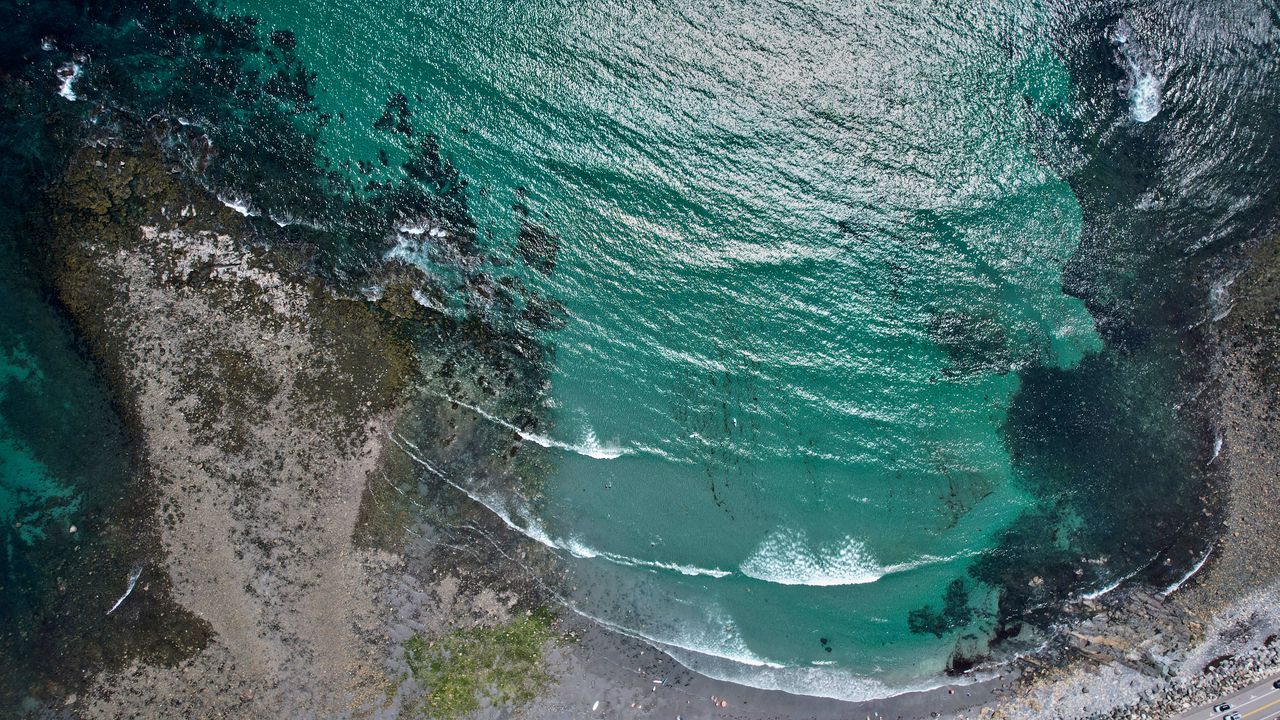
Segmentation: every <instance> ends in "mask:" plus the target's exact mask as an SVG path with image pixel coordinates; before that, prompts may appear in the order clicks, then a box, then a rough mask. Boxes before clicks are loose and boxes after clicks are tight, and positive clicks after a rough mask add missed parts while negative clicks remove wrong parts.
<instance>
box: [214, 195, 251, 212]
mask: <svg viewBox="0 0 1280 720" xmlns="http://www.w3.org/2000/svg"><path fill="white" fill-rule="evenodd" d="M217 197H218V200H219V201H221V202H222V204H223V205H226V206H227V207H229V208H231V209H232V210H235V211H236V212H238V213H240V214H241V215H243V216H245V217H256V216H257V215H258V213H257V212H256V211H255V210H254V209H253V206H252V205H250V204H249V201H248V200H242V199H240V198H235V197H233V198H227V197H223V196H222V195H218V196H217Z"/></svg>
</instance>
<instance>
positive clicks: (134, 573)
mask: <svg viewBox="0 0 1280 720" xmlns="http://www.w3.org/2000/svg"><path fill="white" fill-rule="evenodd" d="M140 577H142V563H138V564H137V565H134V566H133V569H132V570H130V571H129V582H128V584H127V585H125V588H124V594H123V595H121V596H120V599H119V600H116V604H115V605H112V606H111V609H110V610H108V611H107V614H108V615H110V614H111V613H113V612H115V611H116V608H118V607H120V605H121V604H122V603H124V599H125V598H127V597H129V595H130V594H131V593H132V592H133V588H134V586H135V585H137V584H138V578H140Z"/></svg>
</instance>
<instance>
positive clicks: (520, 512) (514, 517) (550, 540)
mask: <svg viewBox="0 0 1280 720" xmlns="http://www.w3.org/2000/svg"><path fill="white" fill-rule="evenodd" d="M391 441H392V442H393V443H395V444H396V446H398V447H399V448H400V449H401V450H402V451H403V452H404V453H405V454H406V455H408V456H409V458H410V459H412V460H413V461H414V462H416V463H418V464H419V465H421V466H423V467H424V468H426V469H427V470H428V471H429V472H430V473H431V474H432V475H435V476H436V477H438V478H440V479H441V480H444V481H445V482H446V483H448V484H449V485H450V486H452V487H453V488H454V489H456V490H458V491H459V492H461V493H462V494H464V495H466V496H467V497H469V498H471V499H472V500H474V501H476V502H478V503H480V504H481V505H483V506H484V507H485V508H487V509H488V510H489V511H490V512H492V513H493V514H494V515H496V516H497V517H498V519H500V520H502V522H503V524H505V525H506V526H507V527H509V528H511V529H512V530H515V531H516V532H518V533H520V534H521V535H524V536H525V537H527V538H529V539H530V540H533V541H534V542H537V543H539V544H541V545H544V546H546V547H548V548H550V549H552V550H559V551H562V552H566V553H568V554H570V555H572V556H573V557H576V558H579V559H583V560H589V559H592V558H600V559H601V560H605V561H608V562H611V563H613V564H615V565H624V566H626V567H642V568H649V569H651V570H666V571H670V572H676V573H680V574H681V575H689V576H706V577H712V578H722V577H727V576H729V575H732V574H733V573H731V572H729V571H728V570H721V569H719V568H702V567H697V566H695V565H683V564H680V563H667V562H662V561H659V560H641V559H640V558H633V557H629V556H627V555H619V554H617V553H611V552H608V551H605V550H596V549H595V548H592V547H588V546H587V545H584V544H583V543H582V542H581V541H579V540H578V539H577V538H572V537H571V538H568V539H559V538H555V537H553V536H552V535H551V534H550V533H549V532H547V530H546V528H544V527H543V526H542V524H541V523H539V522H538V521H537V520H535V519H534V518H533V513H531V512H529V511H528V510H527V509H526V508H523V507H517V508H516V509H515V511H514V512H512V511H511V510H510V509H508V507H507V503H506V502H504V501H503V500H501V499H500V498H498V497H497V496H494V495H490V494H481V493H479V492H477V491H476V490H474V489H471V488H467V487H464V486H462V485H460V484H458V483H456V482H454V481H453V480H452V479H450V478H449V477H448V476H446V475H445V474H444V473H443V472H442V471H441V470H440V469H439V468H437V467H436V466H435V465H433V464H432V463H430V462H429V461H427V460H426V459H425V458H423V457H421V456H420V455H419V454H418V453H417V452H415V451H419V450H420V448H418V446H417V445H415V444H414V443H413V442H412V441H410V440H408V439H407V438H405V437H403V436H393V437H392V438H391Z"/></svg>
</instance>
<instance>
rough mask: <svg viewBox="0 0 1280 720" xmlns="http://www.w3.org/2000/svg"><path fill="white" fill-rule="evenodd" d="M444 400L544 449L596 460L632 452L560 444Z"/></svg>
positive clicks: (459, 402)
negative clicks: (567, 452)
mask: <svg viewBox="0 0 1280 720" xmlns="http://www.w3.org/2000/svg"><path fill="white" fill-rule="evenodd" d="M442 397H444V396H442ZM444 399H445V400H448V401H449V402H454V403H457V404H459V405H461V406H462V407H464V408H466V409H468V410H470V411H472V412H474V413H476V414H478V415H479V416H480V417H482V418H484V419H486V420H488V421H489V422H492V423H496V424H498V425H501V426H502V427H504V428H506V429H508V430H510V431H511V432H513V433H515V434H516V435H519V436H520V437H521V438H522V439H524V440H527V441H529V442H531V443H535V444H538V445H541V446H542V447H544V448H558V449H560V450H568V451H570V452H575V453H577V454H579V455H584V456H586V457H589V458H595V459H596V460H613V459H615V458H619V457H622V456H623V455H630V454H631V453H632V452H633V451H632V450H629V449H627V448H620V447H602V446H599V445H596V444H594V443H589V444H582V445H573V444H571V443H566V442H561V441H559V440H556V439H554V438H549V437H546V436H545V435H538V434H537V433H531V432H527V431H525V430H521V429H520V428H519V427H516V426H515V425H512V424H511V423H509V422H507V421H506V420H503V419H502V418H500V417H497V416H496V415H491V414H490V413H488V412H485V411H484V410H481V409H480V408H478V407H476V406H475V405H469V404H467V403H464V402H462V401H461V400H454V399H453V398H451V397H445V398H444Z"/></svg>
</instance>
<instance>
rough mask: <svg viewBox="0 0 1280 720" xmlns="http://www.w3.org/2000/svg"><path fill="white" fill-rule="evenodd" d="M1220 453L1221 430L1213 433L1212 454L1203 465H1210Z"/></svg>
mask: <svg viewBox="0 0 1280 720" xmlns="http://www.w3.org/2000/svg"><path fill="white" fill-rule="evenodd" d="M1221 454H1222V432H1221V431H1219V432H1216V433H1214V434H1213V456H1212V457H1210V458H1209V462H1206V463H1205V467H1208V466H1209V465H1212V464H1213V461H1214V460H1217V459H1218V456H1219V455H1221Z"/></svg>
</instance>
